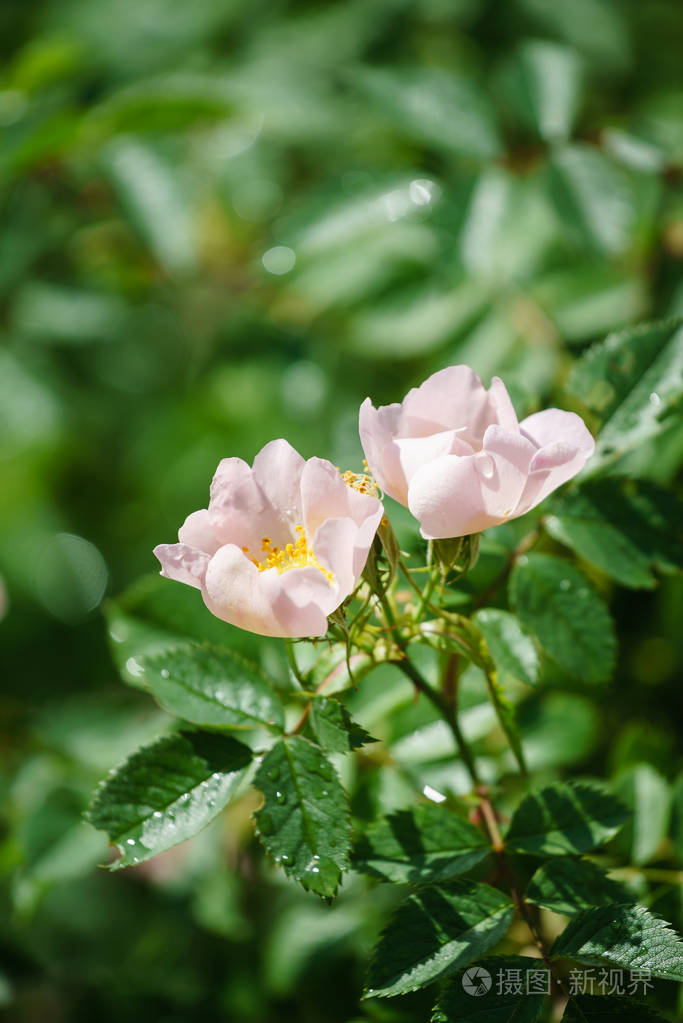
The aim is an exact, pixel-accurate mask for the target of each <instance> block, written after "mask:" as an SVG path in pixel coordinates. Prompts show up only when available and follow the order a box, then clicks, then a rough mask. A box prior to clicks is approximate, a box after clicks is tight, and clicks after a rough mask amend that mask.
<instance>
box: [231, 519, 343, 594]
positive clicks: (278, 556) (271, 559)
mask: <svg viewBox="0 0 683 1023" xmlns="http://www.w3.org/2000/svg"><path fill="white" fill-rule="evenodd" d="M296 531H297V533H298V534H299V536H298V538H297V540H296V541H295V542H294V543H288V544H286V545H285V546H284V547H283V548H282V549H280V548H279V547H274V546H273V542H272V540H271V539H270V537H268V536H264V537H263V539H262V540H261V558H260V559H259V558H255V557H254V556H253V554H252V553H251V551H250V550H249V548H248V547H243V548H242V550H243V551H244V553H245V554H246V555H247V556H248V557H249V559H250V561H252V562H253V564H254V565H256V567H257V568H258V570H259V572H267V571H268V569H269V568H276V569H277V571H278V574H279V575H282V573H283V572H289V571H290V570H291V569H292V568H308V566H309V565H312V566H313V568H317V569H318V570H319V571H320V572H322V574H323V575H324V576H325V578H326V579H327V581H328V582H329V583H330V584H332V583H333V582H334V573H333V572H329V571H328V570H327V569H326V568H324V567H323V565H321V564H320V562H319V561H318V559H317V558H316V556H315V552H314V550H313V548H312V547H309V546H308V541H307V539H306V534H305V532H304V527H303V526H296Z"/></svg>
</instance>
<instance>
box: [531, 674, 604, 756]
mask: <svg viewBox="0 0 683 1023" xmlns="http://www.w3.org/2000/svg"><path fill="white" fill-rule="evenodd" d="M518 718H519V722H520V728H521V730H522V735H523V736H524V753H525V756H526V759H527V762H528V763H529V765H530V767H531V768H532V769H535V770H539V769H547V768H549V767H551V768H555V769H556V768H558V767H566V766H569V765H572V764H577V763H580V762H581V761H582V760H584V759H585V758H586V757H587V756H588V755H589V754H590V753H591V752H592V751H593V750H594V749H595V747H596V745H597V744H598V742H599V740H600V732H601V721H600V717H599V714H598V709H597V707H596V705H595V703H594V702H593V701H592V700H588V699H586V697H584V696H579V695H578V694H576V693H564V692H559V691H557V690H555V691H553V690H546V691H545V692H544V693H543V694H542V695H541V697H540V699H539V700H527V701H525V702H524V703H523V704H522V705H521V706H520V708H519V711H518Z"/></svg>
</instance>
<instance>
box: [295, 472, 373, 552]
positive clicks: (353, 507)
mask: <svg viewBox="0 0 683 1023" xmlns="http://www.w3.org/2000/svg"><path fill="white" fill-rule="evenodd" d="M301 504H302V511H303V525H304V528H305V530H306V536H307V537H308V539H309V542H310V540H311V538H312V537H313V536H314V534H315V532H316V530H317V529H318V527H319V526H320V525H321V524H322V523H323V522H325V520H326V519H335V518H339V517H340V516H341V517H344V516H348V517H349V518H350V519H351V520H352V521H353V522H354V523H355V524H356V525H357V526H360V525H361V524H362V523H364V522H365V521H366V519H368V518H369V517H372V518H373V519H374V520H376V522H377V524H379V521H380V519H381V518H382V514H383V509H382V502H381V501H380V500H379V499H378V498H376V497H372V496H371V495H370V494H361V493H360V491H358V490H354V488H353V487H350V486H349V485H348V483H345V482H344V480H343V479H342V477H341V473H340V472H339V470H338V469H335V467H334V466H333V465H332V463H331V462H328V461H327V460H326V459H324V458H309V460H308V461H307V462H306V466H305V468H304V471H303V473H302V474H301ZM376 528H377V526H375V529H376ZM373 535H374V534H373Z"/></svg>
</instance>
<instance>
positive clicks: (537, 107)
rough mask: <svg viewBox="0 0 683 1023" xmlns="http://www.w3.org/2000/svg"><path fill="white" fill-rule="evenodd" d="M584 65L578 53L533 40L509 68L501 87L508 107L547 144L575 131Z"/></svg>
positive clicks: (528, 42)
mask: <svg viewBox="0 0 683 1023" xmlns="http://www.w3.org/2000/svg"><path fill="white" fill-rule="evenodd" d="M581 78H582V62H581V60H580V58H579V57H578V56H577V54H576V52H575V51H574V50H570V49H568V48H567V47H565V46H559V45H557V44H556V43H550V42H542V41H541V40H535V39H530V40H526V41H525V42H523V43H522V45H521V46H520V47H519V48H518V50H517V52H516V53H515V55H514V57H513V58H512V60H511V61H510V62H509V64H508V65H507V67H506V68H505V70H504V72H503V75H502V81H501V85H502V87H503V90H504V93H505V101H506V105H507V106H509V107H510V108H512V109H513V110H514V112H515V113H516V114H517V115H518V117H519V118H520V120H521V121H522V122H523V123H524V124H525V125H526V126H527V127H529V128H531V129H532V130H533V131H534V132H535V133H536V134H537V135H539V136H540V137H541V138H542V139H546V140H547V141H553V140H558V139H560V140H561V139H565V138H566V137H567V136H568V135H569V132H570V131H571V127H572V123H573V121H574V117H575V115H576V111H577V107H578V102H579V93H580V90H581Z"/></svg>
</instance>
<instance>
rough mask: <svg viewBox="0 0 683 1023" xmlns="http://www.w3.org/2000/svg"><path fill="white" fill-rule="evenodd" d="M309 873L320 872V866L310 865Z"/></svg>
mask: <svg viewBox="0 0 683 1023" xmlns="http://www.w3.org/2000/svg"><path fill="white" fill-rule="evenodd" d="M311 873H312V874H319V873H320V867H311Z"/></svg>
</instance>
